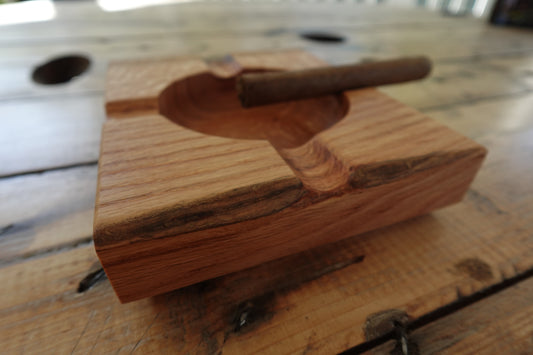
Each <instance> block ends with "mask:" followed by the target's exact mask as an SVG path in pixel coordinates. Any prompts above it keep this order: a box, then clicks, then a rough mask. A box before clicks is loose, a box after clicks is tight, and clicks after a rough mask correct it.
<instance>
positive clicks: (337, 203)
mask: <svg viewBox="0 0 533 355" xmlns="http://www.w3.org/2000/svg"><path fill="white" fill-rule="evenodd" d="M247 57H249V58H253V59H252V60H249V61H248V63H247V64H249V63H253V62H254V60H255V61H256V62H257V61H260V59H261V58H262V55H261V54H257V55H248V56H241V57H238V58H237V59H236V62H237V64H236V66H238V67H243V68H244V69H247V68H250V69H257V66H244V65H243V64H241V63H240V61H239V59H240V58H247ZM265 57H266V58H267V60H266V61H265V62H266V66H264V67H262V68H261V67H260V69H270V68H279V67H282V66H283V63H285V62H289V63H291V65H293V66H297V65H300V66H302V67H305V66H306V65H309V64H308V63H311V65H319V64H320V61H318V60H314V59H312V58H313V57H311V56H309V55H308V54H306V53H304V52H284V53H280V54H275V55H265ZM272 58H274V59H272ZM269 60H270V62H269ZM272 61H274V62H275V63H277V65H274V66H271V63H272ZM191 62H193V63H194V60H191ZM245 62H246V61H245ZM134 67H135V68H136V69H134ZM167 67H169V68H170V69H169V71H170V72H173V69H171V68H173V67H175V68H180V69H181V70H182V72H181V73H182V75H183V77H180V76H178V77H176V78H175V79H174V81H175V83H174V84H172V85H170V86H168V85H169V83H170V82H171V80H169V79H168V77H167V76H164V75H163V74H160V75H158V74H157V73H158V72H160V73H164V69H165V68H167ZM196 67H200V65H199V64H198V65H197V66H195V65H193V64H187V63H185V64H184V63H183V61H178V62H176V63H174V64H172V65H169V64H168V62H155V63H149V64H148V65H147V69H146V70H143V69H142V65H141V64H139V63H135V64H133V65H130V66H128V65H126V67H125V68H120V69H112V72H111V75H110V78H111V80H112V78H115V77H120V78H122V79H121V80H120V82H121V83H122V84H124V83H123V82H124V81H125V80H129V82H128V85H126V86H127V90H130V91H132V92H133V91H135V92H137V93H138V94H136V95H137V96H135V97H134V98H132V99H131V100H125V99H118V100H120V102H121V104H120V105H118V106H117V105H114V103H113V101H111V102H110V103H109V104H108V105H107V108H108V112H109V113H110V115H111V116H112V117H113V116H121V115H124V114H126V115H130V116H131V118H127V119H111V120H110V121H108V122H107V123H106V124H105V126H104V133H103V143H102V150H101V159H100V165H99V166H100V170H99V187H98V197H97V201H96V212H95V236H94V238H95V246H96V250H97V252H98V255H99V257H100V259H101V261H102V264H103V266H104V268H105V270H106V273H107V274H108V276H109V278H110V280H111V282H112V284H113V286H114V288H115V290H116V292H117V295H118V296H119V298H120V299H121V300H122V301H124V302H125V301H132V300H135V299H139V298H142V297H145V296H148V295H154V294H158V293H162V292H165V291H169V290H172V289H174V288H178V287H183V286H187V285H190V284H193V283H196V282H200V281H203V280H206V279H209V278H213V277H217V276H221V275H224V274H226V273H229V272H234V271H238V270H241V269H244V268H247V267H251V266H254V265H257V264H259V263H262V262H266V261H269V260H272V259H275V258H279V257H282V256H285V255H288V254H291V253H296V252H300V251H303V250H305V249H308V248H311V247H315V246H318V245H321V244H324V243H328V242H333V241H337V240H340V239H342V238H346V237H349V236H352V235H355V234H359V233H363V232H366V231H369V230H372V229H375V228H379V227H383V226H385V225H389V224H392V223H395V222H399V221H402V220H405V219H408V218H411V217H414V216H417V215H420V214H424V213H428V212H430V211H432V210H434V209H436V208H439V207H443V206H446V205H448V204H451V203H455V202H458V201H459V200H460V199H461V198H462V196H463V194H464V193H465V191H466V189H467V188H468V185H469V184H470V182H471V181H472V179H473V177H474V175H475V173H476V172H477V170H478V168H479V166H480V164H481V162H482V160H483V158H484V156H485V149H484V148H482V147H481V146H479V145H477V144H476V143H474V142H472V141H470V140H469V139H467V138H465V137H463V136H461V135H459V134H457V133H455V132H453V131H451V130H450V129H448V128H446V127H444V126H442V125H440V124H437V123H435V122H432V121H431V120H430V119H429V118H427V117H425V116H423V115H422V114H420V113H418V112H416V111H414V110H413V109H410V108H407V107H405V106H404V105H401V104H400V103H398V102H396V101H394V100H392V99H389V98H387V97H386V96H385V95H383V94H380V93H378V92H377V91H375V90H373V89H367V90H361V91H352V92H348V93H346V94H345V96H344V97H335V96H331V97H325V98H323V99H322V98H320V99H309V100H301V101H298V102H294V103H283V104H278V105H275V106H272V107H265V108H254V109H250V110H245V109H242V108H241V107H240V104H239V102H238V100H237V96H236V95H235V89H234V85H233V84H232V82H231V81H232V79H217V78H211V77H210V76H209V75H210V74H209V73H207V74H198V73H197V70H196V69H195V68H196ZM128 70H132V71H133V73H134V75H133V76H131V77H130V76H128V75H127V73H128ZM187 70H190V71H191V76H186V72H187ZM148 74H150V76H149V78H153V81H149V82H148V83H149V84H147V87H146V88H144V89H140V90H135V88H136V87H137V86H142V85H143V84H144V83H145V82H147V81H146V80H145V79H144V75H148ZM124 78H125V79H124ZM158 78H160V79H158ZM184 79H185V80H184ZM159 81H162V82H163V83H160V82H159ZM182 82H184V84H181V83H182ZM150 83H153V84H152V85H150ZM163 84H165V85H167V88H166V89H165V86H164V85H163ZM120 86H121V85H118V84H116V83H113V84H111V85H110V93H109V95H108V97H110V98H119V97H121V96H120V95H125V94H123V93H122V88H121V87H120ZM157 93H160V94H159V96H157V95H156V94H157ZM150 95H152V96H153V98H152V100H153V101H154V102H157V101H156V99H157V100H158V102H157V103H158V107H159V110H160V112H161V113H162V114H163V115H165V116H166V117H168V119H167V118H165V117H161V116H156V115H153V114H152V115H151V116H147V115H146V113H145V112H146V110H145V107H146V106H145V104H144V102H146V100H144V99H141V101H142V102H143V104H141V106H142V107H141V108H139V107H138V106H136V98H137V97H141V98H145V97H150ZM130 102H131V103H130ZM328 113H330V115H329V116H330V117H328ZM342 115H345V117H344V118H343V119H342V120H341V121H340V122H338V123H336V124H334V123H335V121H338V120H340V119H341V118H342ZM184 117H185V118H184ZM169 120H171V121H175V122H176V123H178V124H181V126H178V125H173V124H172V122H170V121H169ZM202 121H203V122H204V123H203V124H200V123H198V122H202ZM285 122H288V123H285ZM231 124H233V126H231ZM183 126H186V127H191V128H193V129H197V130H200V131H202V130H207V131H208V132H207V133H212V134H214V135H218V136H228V137H229V138H230V139H228V138H225V137H216V136H212V135H205V134H201V133H199V132H196V131H192V130H190V129H186V128H184V127H183ZM287 127H288V128H287ZM328 127H329V128H328ZM219 128H220V130H219ZM325 128H328V129H326V130H325V131H322V130H324V129H325ZM256 132H259V133H256ZM280 132H281V133H280ZM234 138H241V139H238V140H236V139H234ZM261 138H262V139H265V140H257V139H261ZM246 139H252V140H246ZM276 151H277V153H276ZM154 276H155V277H154Z"/></svg>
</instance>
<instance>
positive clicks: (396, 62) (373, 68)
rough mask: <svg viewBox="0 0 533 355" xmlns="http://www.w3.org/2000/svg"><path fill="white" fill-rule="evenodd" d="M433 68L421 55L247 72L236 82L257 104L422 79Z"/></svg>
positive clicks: (247, 100) (243, 96)
mask: <svg viewBox="0 0 533 355" xmlns="http://www.w3.org/2000/svg"><path fill="white" fill-rule="evenodd" d="M430 71H431V61H430V60H429V59H428V58H427V57H422V56H421V57H412V58H400V59H393V60H386V61H379V62H368V63H359V64H350V65H343V66H336V67H321V68H313V69H305V70H293V71H285V72H267V73H248V74H242V75H241V76H239V78H238V79H237V83H236V85H237V93H238V95H239V99H240V101H241V104H242V106H243V107H255V106H261V105H268V104H273V103H277V102H284V101H291V100H299V99H306V98H311V97H317V96H323V95H329V94H335V93H339V92H342V91H345V90H353V89H360V88H364V87H373V86H379V85H388V84H395V83H402V82H406V81H411V80H417V79H422V78H424V77H425V76H427V75H428V74H429V72H430Z"/></svg>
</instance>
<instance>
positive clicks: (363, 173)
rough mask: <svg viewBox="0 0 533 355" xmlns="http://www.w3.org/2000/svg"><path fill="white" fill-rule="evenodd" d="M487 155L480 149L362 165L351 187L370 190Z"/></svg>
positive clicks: (354, 171)
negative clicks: (460, 161) (443, 166)
mask: <svg viewBox="0 0 533 355" xmlns="http://www.w3.org/2000/svg"><path fill="white" fill-rule="evenodd" d="M480 154H483V155H485V154H486V152H485V151H484V150H481V149H480V148H475V149H470V150H465V151H462V152H454V153H434V154H428V155H424V156H419V157H414V158H411V159H402V160H390V161H386V162H380V163H377V164H367V165H360V166H358V167H356V168H355V169H353V171H352V173H351V175H350V185H351V186H352V187H353V188H356V189H364V188H370V187H374V186H379V185H383V184H388V183H391V182H393V181H396V180H400V179H404V178H407V177H409V176H411V175H413V174H415V173H419V172H423V171H425V170H429V169H432V168H435V167H438V166H442V165H445V164H452V163H453V162H455V161H457V160H460V159H464V158H466V157H469V156H471V155H475V156H477V155H480Z"/></svg>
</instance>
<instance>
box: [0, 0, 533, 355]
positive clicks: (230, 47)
mask: <svg viewBox="0 0 533 355" xmlns="http://www.w3.org/2000/svg"><path fill="white" fill-rule="evenodd" d="M52 10H54V11H55V18H53V19H52V20H49V21H45V22H35V23H21V24H15V25H6V26H1V27H0V30H1V34H2V35H1V36H0V48H1V53H2V55H1V56H0V63H1V66H0V82H1V85H0V113H1V116H0V117H1V120H2V121H1V122H2V126H1V127H2V128H1V130H0V142H1V143H2V150H1V156H0V162H1V164H0V177H1V179H0V268H1V270H0V280H1V285H2V286H1V288H0V344H1V348H0V352H1V353H7V354H11V353H53V354H63V353H80V354H85V353H94V354H103V353H125V352H129V353H132V352H137V353H200V354H204V353H205V354H220V353H224V354H256V353H269V354H284V353H306V354H308V353H319V354H324V353H325V354H333V353H339V352H343V351H349V352H353V353H356V352H362V351H369V352H370V353H388V352H390V351H396V352H397V353H402V352H403V353H410V354H413V353H416V352H417V351H418V352H420V353H423V354H425V353H433V352H441V351H442V352H447V353H454V354H455V353H489V354H504V353H507V354H518V353H524V354H525V353H533V336H532V334H533V321H532V319H533V218H532V215H533V33H532V32H531V31H526V30H519V29H510V28H497V27H491V26H489V25H487V24H486V23H485V21H482V20H476V19H472V18H468V17H466V18H465V17H462V18H454V17H444V16H441V15H439V14H437V13H431V12H428V11H426V10H423V9H405V8H393V7H390V6H386V5H384V6H376V7H372V6H363V5H358V4H352V3H348V4H346V3H315V2H290V3H277V2H260V3H255V2H245V3H238V2H227V3H218V2H217V3H183V4H175V5H168V6H159V7H149V8H144V9H138V10H133V11H127V12H104V11H102V10H101V9H100V8H99V7H98V6H97V5H96V4H94V3H92V2H76V3H63V2H59V3H56V4H55V5H54V7H53V9H52ZM0 11H2V8H0ZM52 14H53V13H52ZM316 32H326V33H329V34H334V35H336V36H337V37H335V36H330V37H329V38H326V39H329V40H328V41H324V40H323V39H324V38H322V41H317V37H321V36H316ZM313 33H314V35H313ZM309 34H311V35H309ZM306 35H307V36H306ZM322 37H324V36H322ZM318 39H320V38H318ZM290 48H303V49H306V50H308V51H310V52H311V53H313V54H315V55H317V56H318V57H320V58H322V59H324V60H326V61H329V62H330V63H332V64H340V63H347V62H353V61H358V60H364V59H369V58H388V57H396V56H403V55H414V54H421V53H422V54H427V55H428V56H430V57H431V58H432V59H433V61H434V63H435V69H434V73H433V75H432V77H431V78H430V79H428V80H426V81H424V82H420V83H413V84H404V85H398V86H391V87H386V88H382V89H381V90H383V91H384V92H386V93H387V94H389V95H391V96H392V97H394V98H396V99H397V100H399V101H402V102H404V103H406V104H408V105H411V106H413V107H415V108H417V109H419V110H421V111H423V112H424V113H425V114H427V115H429V116H431V117H433V118H435V119H436V120H438V121H440V122H441V123H444V124H446V125H448V126H450V127H451V128H453V129H455V130H457V131H459V132H461V133H463V134H464V135H466V136H468V137H470V138H473V139H474V140H476V141H477V142H479V143H481V144H483V145H485V146H486V147H487V148H488V149H489V155H488V157H487V160H486V161H485V163H484V165H483V167H482V169H481V171H480V173H479V175H478V177H477V179H476V180H475V181H474V184H473V185H472V187H471V189H470V190H469V192H468V193H467V195H466V197H465V199H464V201H463V202H461V203H459V204H457V205H454V206H452V207H448V208H445V209H442V210H439V211H437V212H435V213H432V214H430V215H427V216H424V217H419V218H416V219H414V220H410V221H408V222H404V223H400V224H397V225H394V226H392V227H389V228H385V229H381V230H377V231H374V232H371V233H367V234H363V235H359V236H355V237H353V238H349V239H347V240H344V241H342V242H338V243H335V244H332V245H327V246H325V247H321V248H318V249H316V250H310V251H308V252H304V253H301V254H297V255H294V256H290V257H285V258H283V259H278V260H276V261H273V262H270V263H267V264H263V265H261V266H258V267H255V268H252V269H248V270H245V271H242V272H238V273H235V274H231V275H228V276H225V277H220V278H218V279H214V280H210V281H207V282H203V283H201V284H198V285H193V286H190V287H187V288H185V289H181V290H178V291H174V292H171V293H168V294H164V295H161V296H157V297H153V298H149V299H144V300H141V301H137V302H133V303H128V304H120V303H119V301H118V299H117V297H116V296H115V294H114V292H113V290H112V288H111V286H110V285H109V283H108V281H107V280H106V279H105V276H103V275H102V273H100V272H98V270H99V269H100V266H99V263H98V259H97V258H96V255H95V252H94V247H93V245H92V224H93V208H94V198H95V191H96V186H95V184H96V173H97V159H98V149H99V148H98V147H99V140H100V129H101V125H102V122H103V120H104V119H105V114H104V108H103V90H104V77H105V71H106V67H107V64H108V63H109V61H111V60H115V59H139V58H157V57H169V56H186V55H187V56H190V55H197V56H201V57H212V56H218V55H224V54H226V53H235V52H242V51H265V50H279V49H290ZM70 54H82V55H85V56H87V57H88V58H89V59H90V60H91V65H90V67H89V70H88V71H87V72H86V73H83V74H81V75H80V76H79V77H77V78H74V79H73V80H71V81H70V82H68V83H65V84H60V85H41V84H36V83H35V82H33V81H32V71H33V70H34V68H36V67H37V66H39V65H42V64H43V63H45V62H46V61H48V60H50V59H51V58H53V57H60V56H65V55H70ZM36 79H37V80H39V77H37V78H36ZM82 280H84V281H83V282H82ZM80 282H82V283H81V284H80Z"/></svg>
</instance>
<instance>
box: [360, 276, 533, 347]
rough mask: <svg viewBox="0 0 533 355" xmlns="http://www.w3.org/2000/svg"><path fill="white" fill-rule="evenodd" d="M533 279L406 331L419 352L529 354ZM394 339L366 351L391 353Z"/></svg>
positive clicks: (532, 345)
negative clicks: (409, 331) (411, 330)
mask: <svg viewBox="0 0 533 355" xmlns="http://www.w3.org/2000/svg"><path fill="white" fill-rule="evenodd" d="M532 304H533V279H531V278H529V279H526V280H525V281H522V282H520V283H518V284H517V285H515V286H512V287H510V288H509V289H506V290H503V291H501V292H499V293H497V294H495V295H491V296H490V297H486V298H484V299H482V300H480V301H478V302H475V303H474V304H472V305H470V306H468V307H466V308H463V309H460V310H458V311H457V312H454V313H452V314H450V315H448V316H446V317H443V318H441V319H438V320H437V321H435V322H432V323H430V324H428V325H425V326H423V327H421V328H419V329H416V330H415V331H413V332H411V333H409V334H408V341H409V342H410V343H411V344H412V346H413V345H414V346H416V348H417V349H418V351H419V353H420V354H495V353H497V354H530V353H531V352H533V338H532V337H531V331H530V329H529V328H530V323H531V322H530V320H531V318H532V317H533V306H532ZM395 347H396V341H394V340H391V341H389V342H387V343H386V344H383V345H381V346H379V347H376V348H373V349H372V350H371V351H368V352H367V353H365V354H366V355H372V354H373V355H385V354H387V355H388V354H391V351H393V349H394V348H395Z"/></svg>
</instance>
